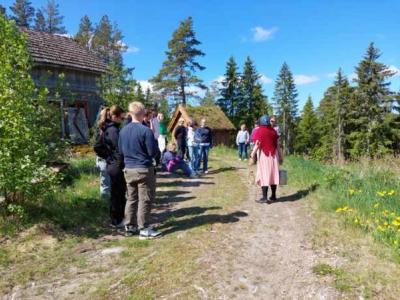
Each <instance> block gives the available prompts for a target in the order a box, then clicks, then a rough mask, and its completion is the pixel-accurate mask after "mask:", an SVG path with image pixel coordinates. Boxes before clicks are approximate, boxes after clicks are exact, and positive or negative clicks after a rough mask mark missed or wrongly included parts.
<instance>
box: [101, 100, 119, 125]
mask: <svg viewBox="0 0 400 300" xmlns="http://www.w3.org/2000/svg"><path fill="white" fill-rule="evenodd" d="M123 118H124V110H123V109H122V108H121V107H119V106H118V105H113V106H111V107H106V108H103V110H102V111H101V113H100V120H99V123H98V125H99V128H103V127H104V125H105V124H106V123H107V122H114V123H118V124H119V123H121V122H122V120H123Z"/></svg>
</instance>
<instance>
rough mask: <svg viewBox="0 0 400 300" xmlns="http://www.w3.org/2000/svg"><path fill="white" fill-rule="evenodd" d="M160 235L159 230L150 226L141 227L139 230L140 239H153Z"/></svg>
mask: <svg viewBox="0 0 400 300" xmlns="http://www.w3.org/2000/svg"><path fill="white" fill-rule="evenodd" d="M160 235H161V232H160V231H157V230H154V229H152V228H151V227H147V228H143V229H141V230H140V232H139V239H140V240H147V239H154V238H157V237H159V236H160Z"/></svg>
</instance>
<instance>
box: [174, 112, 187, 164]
mask: <svg viewBox="0 0 400 300" xmlns="http://www.w3.org/2000/svg"><path fill="white" fill-rule="evenodd" d="M174 138H175V141H176V143H177V144H178V155H179V156H180V157H181V158H182V159H184V158H185V154H186V139H187V128H186V126H185V120H184V119H183V118H180V119H179V121H178V127H176V128H175V131H174Z"/></svg>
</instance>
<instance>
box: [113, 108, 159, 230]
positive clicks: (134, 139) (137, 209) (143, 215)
mask: <svg viewBox="0 0 400 300" xmlns="http://www.w3.org/2000/svg"><path fill="white" fill-rule="evenodd" d="M129 113H130V114H131V117H132V123H130V124H129V125H127V126H125V127H124V128H123V129H122V130H121V133H120V137H119V142H118V144H119V149H120V152H121V154H122V156H123V158H124V163H125V169H124V175H125V180H126V185H127V190H128V193H127V195H128V198H127V202H126V206H125V235H126V236H132V235H134V234H137V233H138V232H139V236H140V238H154V237H157V236H159V235H160V232H158V231H155V230H153V229H152V228H151V227H150V226H149V222H150V210H151V204H152V202H153V201H154V197H155V185H156V176H155V172H154V167H153V158H154V157H155V155H156V153H157V151H158V149H156V147H157V146H156V141H155V138H154V134H153V132H152V131H151V129H150V128H148V127H146V126H144V125H143V124H142V122H143V118H144V114H145V109H144V106H143V104H142V103H140V102H132V103H130V104H129Z"/></svg>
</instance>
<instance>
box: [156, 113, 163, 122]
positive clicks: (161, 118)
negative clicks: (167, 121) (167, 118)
mask: <svg viewBox="0 0 400 300" xmlns="http://www.w3.org/2000/svg"><path fill="white" fill-rule="evenodd" d="M157 119H158V120H159V121H162V120H164V114H162V113H158V115H157Z"/></svg>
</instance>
